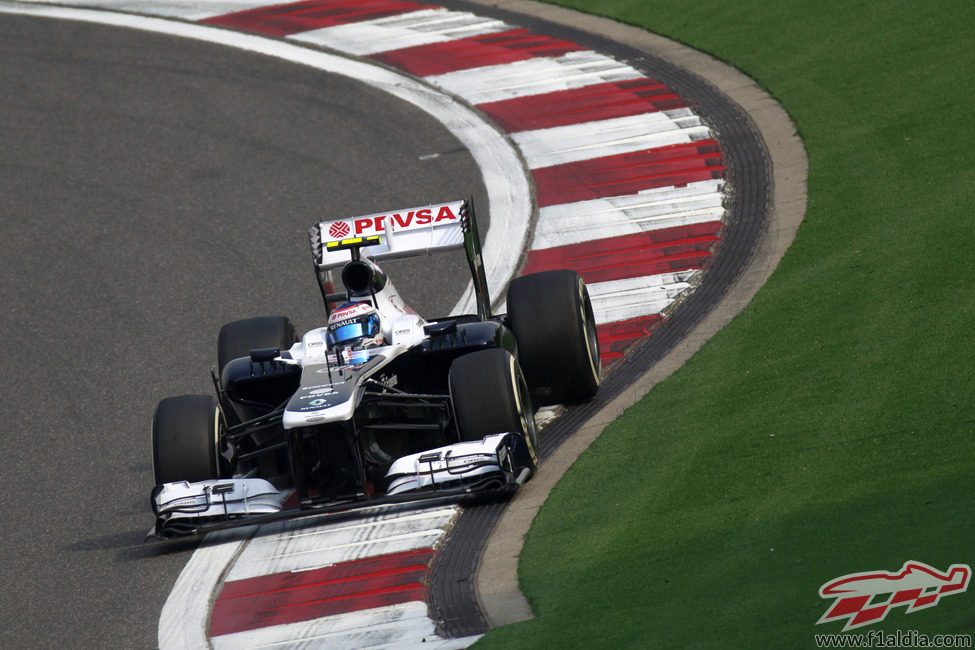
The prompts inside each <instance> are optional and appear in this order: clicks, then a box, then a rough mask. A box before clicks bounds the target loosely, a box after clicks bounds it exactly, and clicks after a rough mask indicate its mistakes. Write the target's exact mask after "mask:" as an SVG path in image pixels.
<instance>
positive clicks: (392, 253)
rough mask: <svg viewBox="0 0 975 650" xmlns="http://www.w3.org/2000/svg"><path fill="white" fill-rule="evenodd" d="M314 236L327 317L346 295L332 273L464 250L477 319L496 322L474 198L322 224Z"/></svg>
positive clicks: (317, 227) (316, 263)
mask: <svg viewBox="0 0 975 650" xmlns="http://www.w3.org/2000/svg"><path fill="white" fill-rule="evenodd" d="M308 237H309V239H310V241H311V250H312V256H313V257H314V260H315V273H316V275H317V277H318V283H319V287H320V288H321V291H322V299H323V300H324V301H325V310H326V312H327V311H329V303H331V302H335V301H339V300H342V299H343V298H342V296H343V295H344V294H333V293H332V291H333V288H332V280H331V271H332V270H333V269H336V268H341V267H344V266H345V265H346V264H348V263H349V262H352V261H358V260H359V259H360V256H361V255H365V256H366V257H368V258H369V259H371V260H374V261H382V260H389V259H402V258H406V257H417V256H420V255H432V254H433V253H439V252H444V251H450V250H458V249H464V250H465V252H466V253H467V262H468V264H469V266H470V269H471V278H472V281H473V284H474V295H475V299H476V303H477V315H478V317H479V318H481V319H482V320H484V319H487V318H490V317H491V300H490V296H489V295H488V288H487V279H486V276H485V272H484V264H483V262H482V259H481V239H480V235H479V234H478V231H477V219H476V218H475V216H474V202H473V199H470V198H468V199H465V200H463V201H451V202H448V203H435V204H433V205H425V206H420V207H417V208H408V209H405V210H394V211H389V212H377V213H375V214H367V215H363V216H361V217H350V218H348V219H336V220H334V221H322V222H321V223H319V224H317V225H315V226H313V227H312V228H311V229H310V230H309V231H308ZM362 249H367V250H365V251H363V250H362Z"/></svg>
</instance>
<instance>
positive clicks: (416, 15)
mask: <svg viewBox="0 0 975 650" xmlns="http://www.w3.org/2000/svg"><path fill="white" fill-rule="evenodd" d="M507 29H511V26H510V25H507V24H506V23H504V22H503V21H500V20H494V19H491V18H483V17H481V16H475V15H474V14H471V13H468V12H464V11H448V10H446V9H423V10H421V11H414V12H411V13H407V14H399V15H397V16H390V17H386V18H377V19H374V20H364V21H361V22H356V23H347V24H344V25H336V26H334V27H324V28H322V29H314V30H311V31H307V32H301V33H299V34H292V35H290V36H289V37H288V38H289V39H291V40H295V41H301V42H303V43H313V44H315V45H321V46H324V47H331V48H333V49H336V50H340V51H342V52H348V53H350V54H358V55H360V56H364V55H367V54H376V53H378V52H387V51H389V50H399V49H403V48H407V47H416V46H418V45H429V44H431V43H443V42H446V41H451V40H455V39H459V38H467V37H470V36H480V35H482V34H492V33H495V32H501V31H505V30H507Z"/></svg>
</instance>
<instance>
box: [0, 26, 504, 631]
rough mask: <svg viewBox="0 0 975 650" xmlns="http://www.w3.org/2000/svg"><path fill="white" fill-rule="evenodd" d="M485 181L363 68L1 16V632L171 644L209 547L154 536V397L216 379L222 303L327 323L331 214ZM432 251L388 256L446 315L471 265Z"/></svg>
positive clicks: (235, 314)
mask: <svg viewBox="0 0 975 650" xmlns="http://www.w3.org/2000/svg"><path fill="white" fill-rule="evenodd" d="M432 154H437V155H436V156H432ZM468 194H473V195H474V197H475V200H476V201H479V202H480V203H481V204H482V205H483V204H484V202H485V201H486V199H485V193H484V189H483V186H482V184H481V182H480V177H479V174H478V172H477V169H476V167H475V165H474V163H473V161H472V160H471V158H470V156H469V155H468V154H467V152H466V150H464V149H463V148H462V147H461V146H460V144H459V143H458V142H457V141H456V140H455V139H454V138H453V137H452V136H451V135H450V134H449V133H447V132H446V131H445V130H444V129H443V128H442V127H441V126H440V125H439V124H437V123H435V122H434V121H433V120H432V119H431V118H429V117H427V116H426V115H424V114H422V113H420V112H419V111H418V110H416V109H414V108H412V107H410V106H407V105H405V104H402V103H400V102H396V101H392V100H390V98H389V97H387V96H385V95H383V94H382V93H380V92H378V91H375V90H373V89H370V88H368V87H365V86H362V85H360V84H356V83H354V82H351V81H348V80H345V79H342V78H338V77H335V76H330V75H326V74H323V73H321V72H317V71H313V70H310V69H303V68H301V67H300V66H295V65H292V64H287V63H283V62H277V61H274V60H271V59H268V58H264V57H261V56H258V55H252V54H247V53H243V52H239V51H232V50H228V49H225V48H221V47H218V46H212V45H208V44H203V43H199V42H195V41H185V40H179V39H175V38H170V37H165V36H160V35H155V34H148V33H142V32H136V31H131V30H122V29H113V28H106V27H101V26H95V25H90V24H83V23H73V22H63V21H54V20H47V19H39V18H28V17H19V16H11V15H0V261H2V270H3V276H2V277H3V279H2V282H0V305H2V311H0V341H2V347H0V349H2V358H0V377H2V382H0V385H2V401H0V549H2V552H3V554H4V558H3V561H2V563H0V583H2V585H3V590H2V595H0V646H2V647H11V648H12V647H71V648H75V647H92V648H94V647H113V648H117V647H126V648H144V647H153V646H155V644H156V623H157V620H158V616H159V612H160V610H161V608H162V605H163V603H164V601H165V599H166V597H167V595H168V593H169V590H170V588H171V587H172V585H173V583H174V581H175V580H176V577H177V575H178V574H179V571H180V569H181V568H182V566H183V565H184V564H185V562H186V560H187V559H188V558H189V555H190V553H191V552H192V550H193V544H185V543H184V544H153V543H149V544H144V543H143V538H144V536H145V534H146V532H147V531H148V529H149V527H150V525H151V513H150V511H149V506H148V493H149V490H150V488H151V487H152V470H151V465H150V457H149V419H150V417H151V414H152V410H153V408H154V405H155V403H156V402H157V401H158V400H159V399H161V398H162V397H165V396H167V395H172V394H180V393H199V392H209V391H210V389H211V385H210V380H209V368H210V367H211V366H212V365H213V364H214V363H215V356H216V352H215V340H216V333H217V331H218V329H219V327H220V325H221V324H223V323H224V322H226V321H229V320H233V319H236V318H243V317H247V316H254V315H264V314H276V313H284V314H287V315H290V316H291V317H292V318H293V319H294V320H295V321H296V323H297V325H298V328H299V329H301V330H304V329H308V328H310V327H314V326H317V325H319V324H320V323H321V320H322V317H323V312H322V308H321V302H320V298H319V294H318V290H317V287H316V286H315V282H314V277H313V273H312V267H311V258H310V253H309V248H308V243H307V238H306V235H305V232H306V230H307V228H308V227H309V226H310V225H311V224H313V223H314V222H315V221H316V220H319V219H324V218H334V217H343V216H350V215H353V214H362V213H369V212H376V211H380V210H385V209H392V208H397V207H408V206H411V205H419V204H426V203H430V202H434V201H440V200H448V199H454V198H462V197H464V196H466V195H468ZM484 216H486V210H481V211H480V213H479V217H481V218H482V220H483V217H484ZM485 225H486V224H482V226H485ZM433 259H434V260H436V264H437V265H436V266H433V264H434V262H433V261H432V260H421V261H419V262H416V263H400V264H399V268H396V269H393V270H392V274H393V277H394V279H395V280H396V284H397V286H398V288H399V289H400V291H401V292H402V293H403V294H404V296H405V298H406V299H407V301H408V302H410V303H411V304H413V305H414V306H416V307H417V308H418V309H420V310H421V311H422V312H424V313H426V314H429V315H437V314H440V313H444V312H446V311H447V310H448V309H450V307H452V306H453V304H454V302H455V301H456V298H457V297H458V296H459V294H460V292H461V290H462V288H463V287H464V286H465V284H466V277H465V276H466V269H465V263H464V262H463V260H462V259H460V260H454V261H452V262H451V263H443V262H442V258H433Z"/></svg>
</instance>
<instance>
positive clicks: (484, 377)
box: [448, 348, 538, 472]
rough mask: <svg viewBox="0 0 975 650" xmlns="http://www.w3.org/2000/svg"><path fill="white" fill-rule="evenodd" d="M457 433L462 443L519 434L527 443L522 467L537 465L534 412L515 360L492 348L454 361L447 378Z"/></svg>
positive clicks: (534, 466) (507, 354) (505, 353)
mask: <svg viewBox="0 0 975 650" xmlns="http://www.w3.org/2000/svg"><path fill="white" fill-rule="evenodd" d="M448 384H449V386H450V398H451V401H452V402H453V405H454V415H455V416H456V424H457V432H458V435H459V436H460V439H461V440H468V441H469V440H480V439H482V438H484V437H485V436H489V435H491V434H495V433H508V432H518V433H521V434H522V435H523V436H524V439H525V442H526V444H527V450H526V451H527V453H526V458H525V459H524V461H523V462H524V464H525V465H527V466H528V467H529V468H530V469H531V471H532V472H534V471H535V469H536V467H537V466H538V457H537V455H536V452H535V449H536V444H537V437H536V436H537V434H536V431H535V409H534V408H532V402H531V394H530V393H529V392H528V384H527V383H526V382H525V377H524V375H523V374H522V372H521V368H520V367H519V365H518V361H517V359H515V358H514V356H512V355H511V353H510V352H508V351H507V350H503V349H501V348H491V349H488V350H480V351H478V352H472V353H470V354H465V355H464V356H462V357H458V358H456V359H454V362H453V363H452V364H451V366H450V374H449V377H448Z"/></svg>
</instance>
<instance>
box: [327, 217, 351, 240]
mask: <svg viewBox="0 0 975 650" xmlns="http://www.w3.org/2000/svg"><path fill="white" fill-rule="evenodd" d="M350 232H352V227H351V226H349V224H347V223H346V222H344V221H336V222H335V223H333V224H332V225H331V226H329V227H328V236H329V237H331V238H332V239H342V238H343V237H348V236H349V233H350Z"/></svg>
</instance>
